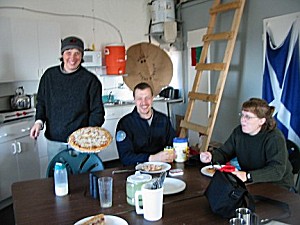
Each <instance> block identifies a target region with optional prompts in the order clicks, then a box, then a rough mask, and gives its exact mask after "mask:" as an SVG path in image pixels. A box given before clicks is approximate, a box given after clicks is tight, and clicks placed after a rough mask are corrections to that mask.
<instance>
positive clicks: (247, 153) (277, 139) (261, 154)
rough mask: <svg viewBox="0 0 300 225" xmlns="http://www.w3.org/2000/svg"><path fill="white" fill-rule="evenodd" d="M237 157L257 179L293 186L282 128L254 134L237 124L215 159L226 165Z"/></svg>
mask: <svg viewBox="0 0 300 225" xmlns="http://www.w3.org/2000/svg"><path fill="white" fill-rule="evenodd" d="M234 157H237V159H238V162H239V164H240V166H241V170H242V171H246V172H250V174H251V176H252V179H253V182H255V183H259V182H272V183H276V184H279V185H282V186H285V187H287V188H290V187H292V186H293V184H294V181H293V174H292V165H291V164H290V162H289V160H288V151H287V149H286V143H285V138H284V136H283V134H282V133H281V131H280V130H279V129H277V128H275V129H274V130H272V131H261V132H259V133H258V134H256V135H254V136H251V135H248V134H245V133H243V131H242V128H241V126H238V127H236V128H235V129H234V130H233V132H232V134H231V135H230V137H229V138H228V140H227V141H226V142H225V144H224V145H223V146H221V147H220V148H219V149H217V150H215V151H214V153H213V162H219V163H221V164H224V163H226V162H228V161H229V160H231V159H232V158H234Z"/></svg>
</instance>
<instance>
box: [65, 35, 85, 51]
mask: <svg viewBox="0 0 300 225" xmlns="http://www.w3.org/2000/svg"><path fill="white" fill-rule="evenodd" d="M70 48H76V49H78V50H79V51H81V52H83V49H84V46H83V42H82V40H81V39H80V38H78V37H74V36H73V37H67V38H65V39H63V40H62V41H61V54H62V53H63V52H64V51H65V50H67V49H70Z"/></svg>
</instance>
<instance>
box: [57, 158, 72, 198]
mask: <svg viewBox="0 0 300 225" xmlns="http://www.w3.org/2000/svg"><path fill="white" fill-rule="evenodd" d="M54 189H55V195H56V196H65V195H67V194H68V192H69V185H68V172H67V169H66V165H65V164H63V163H60V162H57V163H55V167H54Z"/></svg>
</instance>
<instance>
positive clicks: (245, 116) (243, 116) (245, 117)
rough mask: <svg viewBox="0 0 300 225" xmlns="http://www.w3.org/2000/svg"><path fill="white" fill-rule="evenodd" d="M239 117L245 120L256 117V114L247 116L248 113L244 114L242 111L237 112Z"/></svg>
mask: <svg viewBox="0 0 300 225" xmlns="http://www.w3.org/2000/svg"><path fill="white" fill-rule="evenodd" d="M239 117H241V119H242V118H244V119H245V120H250V119H254V118H258V117H257V116H249V115H245V114H243V113H239Z"/></svg>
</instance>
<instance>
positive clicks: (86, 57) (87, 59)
mask: <svg viewBox="0 0 300 225" xmlns="http://www.w3.org/2000/svg"><path fill="white" fill-rule="evenodd" d="M83 61H84V62H83V63H82V66H84V67H97V66H102V53H101V52H100V51H84V54H83Z"/></svg>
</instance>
